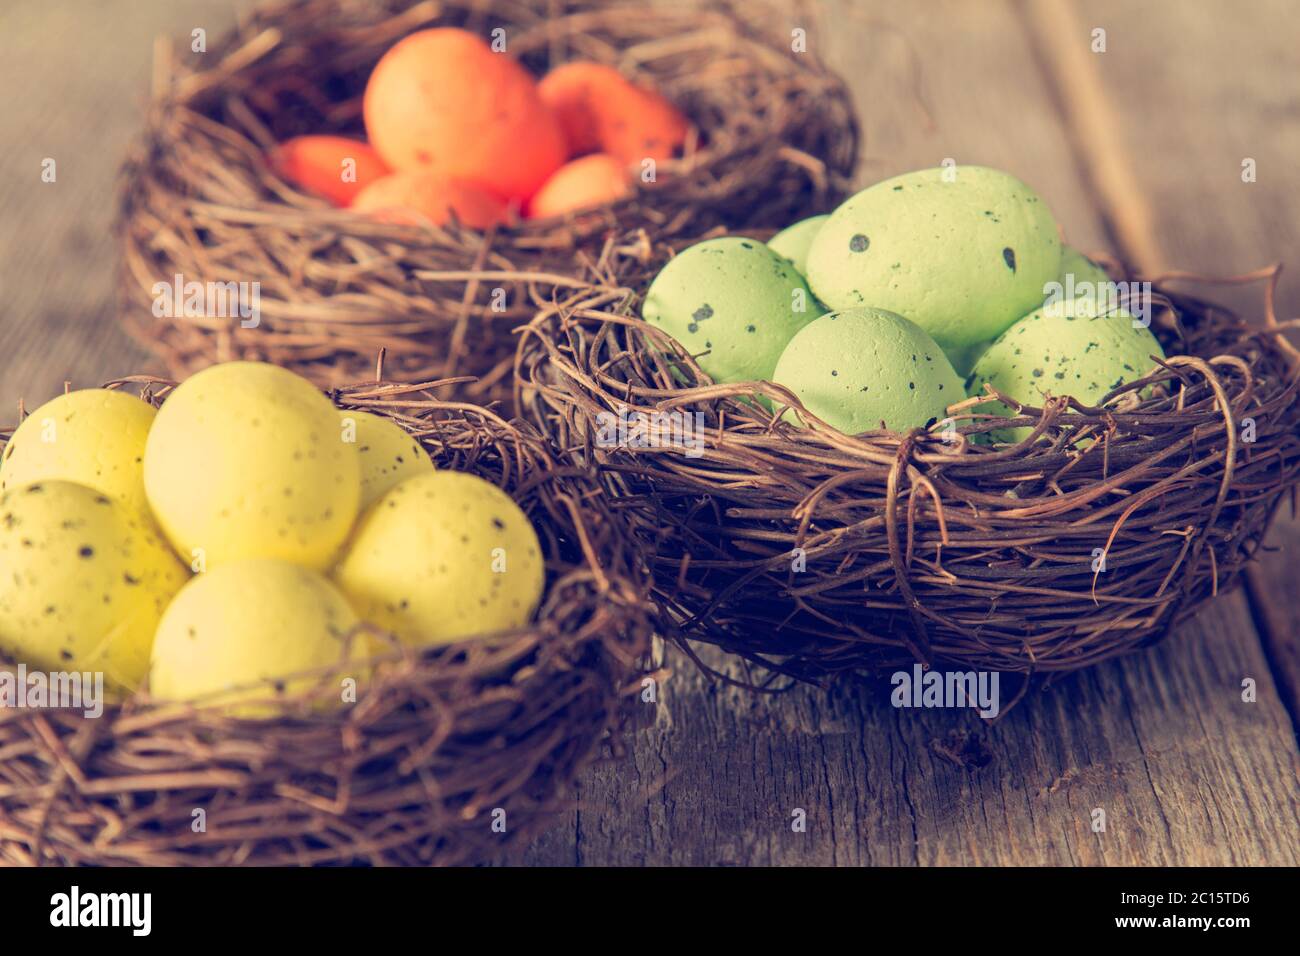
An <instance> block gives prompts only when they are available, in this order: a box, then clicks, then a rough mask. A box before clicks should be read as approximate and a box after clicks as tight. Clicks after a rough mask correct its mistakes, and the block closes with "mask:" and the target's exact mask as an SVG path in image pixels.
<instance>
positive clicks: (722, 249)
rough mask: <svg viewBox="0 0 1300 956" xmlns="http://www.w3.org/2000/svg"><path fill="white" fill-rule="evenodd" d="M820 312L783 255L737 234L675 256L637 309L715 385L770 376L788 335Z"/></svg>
mask: <svg viewBox="0 0 1300 956" xmlns="http://www.w3.org/2000/svg"><path fill="white" fill-rule="evenodd" d="M820 314H821V313H820V311H819V310H818V307H817V304H816V301H815V299H814V298H813V295H812V293H811V292H810V291H809V289H808V285H807V283H805V282H804V280H803V277H802V276H800V275H799V273H798V272H797V271H796V270H795V268H794V266H792V265H791V264H790V262H789V260H787V259H785V258H784V257H782V256H780V255H778V254H777V253H775V252H773V251H772V250H771V249H769V248H768V247H767V245H765V244H764V243H761V242H758V241H757V240H755V239H743V238H739V237H736V236H728V237H726V238H722V239H709V240H706V241H705V242H700V243H696V244H695V245H693V246H691V247H690V248H688V249H685V250H683V251H682V252H680V253H678V254H677V255H676V256H675V257H673V259H671V260H670V261H669V262H668V264H667V265H666V266H664V267H663V269H662V270H661V271H660V273H659V275H657V276H656V277H655V280H654V282H653V283H651V285H650V289H649V291H648V292H647V293H646V298H645V303H644V304H643V305H642V306H641V315H642V317H643V318H644V319H645V320H646V321H647V322H650V323H652V324H654V325H657V326H659V327H660V328H662V329H663V330H664V331H666V332H667V333H668V334H669V335H671V336H672V337H673V338H675V339H676V340H677V341H678V342H680V343H681V344H682V345H683V347H685V348H686V350H687V351H688V352H690V353H691V354H692V355H695V356H697V359H696V360H697V361H698V362H699V364H700V368H702V369H704V371H705V372H707V373H708V374H709V375H710V376H711V377H712V378H713V380H714V381H715V382H751V381H759V380H768V379H771V377H772V371H773V369H775V368H776V360H777V359H778V358H780V356H781V351H782V350H783V349H784V348H785V346H786V343H787V342H789V341H790V337H791V336H793V335H794V334H795V333H796V332H798V331H799V330H800V329H801V328H803V327H804V326H805V325H807V324H808V323H809V322H811V321H812V320H813V319H815V318H816V317H817V316H818V315H820ZM703 353H707V354H703Z"/></svg>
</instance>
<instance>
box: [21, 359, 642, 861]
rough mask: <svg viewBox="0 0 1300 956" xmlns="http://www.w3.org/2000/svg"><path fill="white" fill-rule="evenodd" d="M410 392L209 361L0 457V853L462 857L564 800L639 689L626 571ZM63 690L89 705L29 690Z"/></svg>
mask: <svg viewBox="0 0 1300 956" xmlns="http://www.w3.org/2000/svg"><path fill="white" fill-rule="evenodd" d="M379 378H382V372H381V375H380V376H379ZM432 384H433V383H420V384H413V385H399V384H392V383H387V382H382V381H378V380H377V381H375V382H372V383H369V384H360V385H354V386H348V387H342V388H339V389H336V390H334V391H333V392H331V393H329V394H328V396H327V395H325V394H322V393H321V392H319V391H317V390H316V389H315V388H313V387H312V386H311V385H310V384H309V383H307V382H306V381H304V380H302V379H300V378H298V377H297V376H295V375H293V374H292V373H289V372H287V371H284V370H282V369H279V368H276V367H273V366H266V365H260V364H257V363H229V364H226V365H219V366H215V367H213V368H212V369H210V370H208V371H207V372H205V373H202V374H200V375H197V376H195V377H194V378H192V379H190V380H188V381H187V382H185V383H182V384H181V385H179V386H177V385H174V384H173V383H170V382H167V381H163V380H159V379H153V378H148V377H133V378H129V379H124V380H121V381H118V382H114V383H111V384H110V385H109V386H107V387H106V388H105V389H91V390H84V391H73V392H68V393H66V394H64V395H62V396H60V397H59V398H56V399H54V400H53V401H51V402H49V403H47V404H46V405H44V406H42V407H41V408H39V409H37V410H35V412H33V413H32V414H31V415H29V416H28V417H27V418H26V419H24V421H23V423H22V424H21V425H20V426H19V428H18V429H17V430H16V431H15V432H14V433H13V434H7V433H0V438H3V440H4V443H5V445H4V450H3V452H0V463H2V464H0V483H2V484H3V486H4V488H3V492H2V493H0V513H3V515H4V518H3V523H2V524H0V567H2V568H3V571H4V578H5V583H4V585H3V586H0V688H3V690H2V691H0V698H3V699H4V703H5V705H6V706H3V707H0V754H3V755H4V759H3V760H2V761H0V859H3V860H5V861H6V862H8V863H10V864H17V865H42V864H63V865H80V864H95V865H124V864H126V865H318V864H354V863H363V864H364V863H373V864H394V863H397V864H409V865H430V864H458V863H467V862H481V861H483V860H487V859H492V858H495V857H498V856H500V855H502V854H508V853H509V852H511V851H513V850H514V849H516V848H519V847H521V846H523V845H526V842H527V841H528V840H529V839H531V838H532V837H533V836H535V835H536V834H537V833H538V832H540V831H541V830H542V829H543V828H544V827H545V826H546V825H548V824H549V823H551V822H553V820H554V819H555V816H556V814H558V813H562V812H564V811H565V810H567V809H569V808H570V807H571V806H572V805H573V795H572V784H573V782H574V779H575V777H576V776H577V775H578V774H579V773H580V772H581V771H582V770H583V769H584V768H585V767H586V766H587V765H588V764H589V763H590V762H591V761H593V760H596V759H599V758H600V757H601V756H603V755H608V754H609V753H611V752H614V751H617V750H619V749H621V742H620V734H621V731H623V730H624V729H625V728H626V726H627V724H628V722H629V721H630V720H632V719H633V708H632V706H631V704H630V701H632V700H634V699H636V698H635V695H636V694H639V693H640V692H641V690H642V684H641V682H642V680H643V679H644V677H645V675H646V674H647V673H649V671H650V667H649V664H648V655H649V641H650V627H651V620H650V615H649V609H648V604H647V600H646V593H647V589H648V584H647V580H646V573H645V568H644V565H643V563H642V562H641V561H640V558H639V555H638V553H637V551H636V549H635V548H634V546H633V544H632V542H630V541H629V540H628V539H627V538H626V537H624V536H623V534H621V532H620V530H619V529H620V527H621V526H620V525H619V524H618V523H617V522H616V521H615V520H613V518H612V516H611V515H610V514H609V512H608V503H607V501H606V499H605V497H604V496H603V494H602V493H600V492H599V489H598V488H596V487H595V486H594V484H593V483H592V482H591V480H590V478H589V476H587V475H586V474H585V473H584V472H583V470H582V469H580V468H577V467H575V466H573V465H572V464H571V463H567V462H565V461H563V460H562V459H560V458H558V457H557V456H556V455H555V454H554V453H553V451H551V450H550V449H549V447H548V446H547V445H546V444H545V443H544V442H543V441H542V440H541V439H540V437H539V436H537V435H536V434H535V433H533V432H532V431H531V429H529V428H528V427H527V426H525V425H522V423H513V424H512V423H508V422H505V421H504V420H502V419H501V418H499V417H498V416H496V415H495V414H494V413H492V412H491V411H488V410H486V409H482V408H478V407H475V406H471V405H464V404H448V403H445V402H439V401H436V400H433V399H432V398H430V391H431V385H432ZM137 396H138V397H137ZM155 409H157V411H156V412H155ZM20 674H21V675H22V679H23V681H24V683H23V684H22V685H20V684H19V683H18V678H19V675H20ZM83 674H85V675H92V674H99V675H102V679H103V695H102V697H101V698H99V699H98V700H97V701H96V704H97V707H96V711H97V712H93V713H92V712H91V711H90V710H89V709H87V708H88V707H89V702H88V701H77V702H75V703H74V702H70V701H69V700H63V699H56V697H55V696H54V694H53V693H52V691H53V689H54V688H56V687H57V686H59V682H60V681H63V682H65V684H64V686H65V687H66V682H67V681H68V679H69V678H70V676H71V675H77V676H81V675H83ZM38 675H39V677H41V678H44V679H45V681H44V683H42V684H41V685H40V686H42V687H43V688H44V690H43V691H42V694H47V696H43V697H41V698H40V699H39V700H38V699H37V697H36V695H35V693H34V692H33V688H34V687H36V686H38V685H37V683H36V680H35V678H36V676H38ZM87 686H88V685H87ZM15 691H17V692H18V693H19V694H25V695H26V696H25V698H23V699H21V700H19V699H11V698H13V697H14V693H15ZM83 705H84V706H83Z"/></svg>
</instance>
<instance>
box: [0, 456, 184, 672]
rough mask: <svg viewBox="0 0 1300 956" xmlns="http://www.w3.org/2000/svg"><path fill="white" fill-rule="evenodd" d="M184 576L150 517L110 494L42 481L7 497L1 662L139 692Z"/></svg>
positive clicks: (1, 552) (0, 575)
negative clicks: (90, 675) (89, 675)
mask: <svg viewBox="0 0 1300 956" xmlns="http://www.w3.org/2000/svg"><path fill="white" fill-rule="evenodd" d="M185 579H186V572H185V569H184V568H183V567H182V566H181V564H180V563H179V562H178V561H177V560H176V557H175V556H174V555H173V554H172V553H171V551H170V550H169V549H168V547H167V545H166V543H165V542H164V541H162V540H161V539H160V538H159V537H158V536H157V534H156V532H155V531H154V529H153V528H152V526H151V525H150V522H149V521H148V519H147V518H146V517H145V516H144V515H143V514H141V513H140V512H138V511H136V510H135V509H133V508H130V507H128V506H126V505H124V504H123V503H122V502H120V501H115V500H113V499H112V498H109V497H108V496H107V495H105V494H103V493H102V492H99V491H96V490H94V489H93V488H87V487H85V486H83V485H77V484H73V483H72V482H67V481H43V482H38V483H36V484H32V485H27V486H26V487H23V488H16V489H12V490H10V491H7V492H5V493H4V495H3V496H0V653H2V654H3V656H6V657H10V658H13V659H14V660H17V661H24V662H26V663H27V664H28V665H29V666H35V667H40V668H43V669H46V670H57V671H64V670H77V671H103V672H104V680H105V683H106V684H108V685H109V686H111V687H114V688H115V689H127V690H131V689H134V688H135V687H136V686H137V685H138V684H139V683H140V681H141V680H142V679H143V678H144V675H145V673H146V672H147V670H148V666H149V648H150V645H151V644H152V643H153V636H154V631H155V630H156V629H157V627H158V619H159V617H160V616H161V615H162V613H163V609H164V608H166V606H167V602H168V601H170V600H171V598H172V595H174V594H175V593H176V592H177V591H178V590H179V589H180V587H181V585H183V584H184V583H185Z"/></svg>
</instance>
